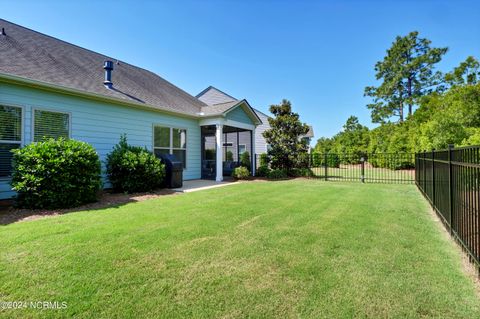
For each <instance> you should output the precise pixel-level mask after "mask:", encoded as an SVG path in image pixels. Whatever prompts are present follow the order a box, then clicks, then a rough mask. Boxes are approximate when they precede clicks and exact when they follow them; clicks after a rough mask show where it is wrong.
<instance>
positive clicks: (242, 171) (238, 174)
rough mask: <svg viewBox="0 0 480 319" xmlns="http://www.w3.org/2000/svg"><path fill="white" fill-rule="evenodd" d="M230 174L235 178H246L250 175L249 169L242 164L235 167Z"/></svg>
mask: <svg viewBox="0 0 480 319" xmlns="http://www.w3.org/2000/svg"><path fill="white" fill-rule="evenodd" d="M232 176H233V177H234V178H236V179H248V178H249V177H250V171H249V170H248V168H246V167H244V166H239V167H235V168H234V169H233V172H232Z"/></svg>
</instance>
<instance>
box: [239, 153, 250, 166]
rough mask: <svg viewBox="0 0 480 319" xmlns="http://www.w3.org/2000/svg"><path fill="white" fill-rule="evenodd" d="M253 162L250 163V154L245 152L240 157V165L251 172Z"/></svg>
mask: <svg viewBox="0 0 480 319" xmlns="http://www.w3.org/2000/svg"><path fill="white" fill-rule="evenodd" d="M251 163H252V162H251V161H250V153H249V152H247V151H245V152H243V153H242V155H240V165H241V166H244V167H246V168H247V169H248V170H250V167H251V166H252V164H251Z"/></svg>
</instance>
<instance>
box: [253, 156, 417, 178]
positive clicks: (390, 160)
mask: <svg viewBox="0 0 480 319" xmlns="http://www.w3.org/2000/svg"><path fill="white" fill-rule="evenodd" d="M255 162H256V166H257V168H258V167H259V166H260V163H261V161H260V155H259V154H257V156H256V161H255ZM414 164H415V154H413V153H371V154H370V153H364V154H337V153H325V154H323V153H312V154H309V159H308V168H309V169H310V170H311V172H312V173H313V177H315V178H320V179H324V180H329V181H352V182H363V183H387V184H392V183H397V184H413V183H415V170H414Z"/></svg>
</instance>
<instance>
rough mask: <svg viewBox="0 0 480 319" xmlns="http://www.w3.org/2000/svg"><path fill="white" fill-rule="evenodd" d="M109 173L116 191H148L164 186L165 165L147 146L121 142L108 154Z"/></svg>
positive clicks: (122, 140) (124, 137)
mask: <svg viewBox="0 0 480 319" xmlns="http://www.w3.org/2000/svg"><path fill="white" fill-rule="evenodd" d="M106 164H107V175H108V179H109V181H110V183H111V184H112V188H113V190H114V191H115V192H127V193H133V192H148V191H152V190H154V189H157V188H160V187H162V186H163V182H164V179H165V165H163V164H162V162H161V161H160V160H159V159H158V158H157V157H155V155H153V154H152V153H151V152H149V151H148V150H147V149H146V148H143V147H139V146H132V145H128V143H127V137H126V136H125V135H122V136H121V137H120V142H119V143H118V144H117V145H115V146H114V148H113V151H112V152H111V153H109V154H108V155H107V159H106Z"/></svg>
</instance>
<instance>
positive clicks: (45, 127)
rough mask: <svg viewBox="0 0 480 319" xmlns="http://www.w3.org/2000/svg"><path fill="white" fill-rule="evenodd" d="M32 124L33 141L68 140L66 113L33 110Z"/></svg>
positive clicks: (67, 115)
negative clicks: (61, 138)
mask: <svg viewBox="0 0 480 319" xmlns="http://www.w3.org/2000/svg"><path fill="white" fill-rule="evenodd" d="M33 118H34V123H33V141H34V142H38V141H41V140H43V139H46V138H55V139H57V138H60V137H63V138H69V137H70V115H69V114H68V113H60V112H52V111H44V110H35V111H34V115H33Z"/></svg>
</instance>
